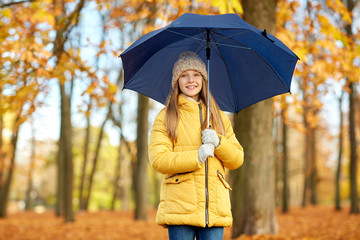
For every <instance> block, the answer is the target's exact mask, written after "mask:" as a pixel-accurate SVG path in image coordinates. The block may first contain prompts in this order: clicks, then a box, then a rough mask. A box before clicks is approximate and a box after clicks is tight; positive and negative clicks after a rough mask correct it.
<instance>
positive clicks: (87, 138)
mask: <svg viewBox="0 0 360 240" xmlns="http://www.w3.org/2000/svg"><path fill="white" fill-rule="evenodd" d="M89 98H90V99H89V105H88V110H87V113H86V124H87V126H86V131H85V139H84V162H83V165H82V170H81V182H80V189H79V200H80V203H79V208H80V210H86V207H85V202H86V198H85V196H87V195H88V194H89V193H85V194H84V192H83V191H84V186H85V178H86V167H87V163H88V153H89V141H90V127H91V125H90V109H91V97H89Z"/></svg>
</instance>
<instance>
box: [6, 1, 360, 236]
mask: <svg viewBox="0 0 360 240" xmlns="http://www.w3.org/2000/svg"><path fill="white" fill-rule="evenodd" d="M184 13H194V14H201V15H221V14H227V13H232V14H236V15H237V16H239V17H241V18H242V19H243V20H244V21H246V22H247V23H249V24H251V25H252V26H254V27H255V28H258V29H260V30H263V29H266V32H265V31H263V32H262V35H263V36H264V37H266V38H268V39H269V40H270V41H272V42H274V41H273V40H271V36H270V34H271V35H273V36H275V37H276V38H277V39H278V40H279V41H281V42H282V43H283V44H284V45H286V46H287V47H288V48H289V49H291V51H292V52H293V53H294V56H297V57H298V59H297V60H298V61H297V62H296V67H295V69H294V71H293V75H292V76H291V79H292V80H291V88H290V93H289V92H288V93H284V94H277V96H274V97H270V98H268V99H266V100H264V101H259V102H258V103H255V104H252V105H251V106H248V107H245V108H244V109H241V110H240V111H235V113H233V112H227V113H226V114H227V116H228V117H229V119H230V121H231V123H232V127H233V129H234V133H235V135H236V138H237V139H238V141H239V142H240V144H241V145H242V147H243V149H244V163H243V165H242V166H241V167H240V168H238V169H236V170H226V174H225V176H224V179H226V181H227V182H228V183H229V185H230V186H231V188H232V190H231V191H230V199H231V212H232V216H233V224H232V227H227V228H225V229H224V239H241V240H251V239H274V240H275V239H276V240H285V239H286V240H288V239H289V240H290V239H291V240H292V239H294V240H295V239H296V240H300V239H301V240H310V239H311V240H320V239H321V240H332V239H339V240H340V239H353V240H355V239H360V210H359V205H360V200H359V191H360V170H359V167H358V164H359V161H360V152H359V151H360V144H359V143H360V1H359V0H227V1H224V0H168V1H162V0H1V1H0V29H1V31H0V54H1V55H0V56H1V57H0V65H1V70H0V90H1V93H0V240H11V239H19V240H27V239H29V240H30V239H31V240H33V239H34V240H35V239H46V240H47V239H54V240H55V239H59V240H60V239H61V240H62V239H72V240H77V239H125V240H126V239H133V240H135V239H144V240H145V239H147V240H151V239H168V230H167V229H166V228H164V227H162V226H160V225H157V224H156V223H155V215H156V211H157V208H158V205H159V202H160V187H161V185H162V182H163V179H164V175H163V174H161V173H159V172H156V171H155V170H154V169H153V167H152V166H151V164H149V156H148V141H149V135H150V131H151V128H152V126H153V123H154V120H155V118H156V116H157V115H158V113H159V112H160V110H161V109H162V108H163V107H164V105H163V104H161V103H159V102H158V101H154V100H153V99H151V98H148V97H146V96H144V95H143V94H140V93H137V92H136V91H133V90H129V89H126V87H125V88H124V78H125V77H126V76H125V77H124V66H125V65H124V64H123V59H122V58H120V57H119V56H120V54H122V53H123V52H124V51H125V50H126V49H127V48H128V47H129V46H131V44H132V43H134V41H136V40H138V39H139V38H140V37H142V36H143V35H145V34H147V33H150V32H152V31H154V30H157V29H161V28H163V27H165V26H167V25H169V24H170V23H171V22H173V21H175V20H176V19H178V18H179V17H180V16H182V15H183V14H184ZM267 33H268V34H269V35H266V34H267ZM140 55H141V54H139V57H140ZM275 59H276V56H275ZM275 62H280V59H277V60H276V61H275ZM158 64H159V66H161V65H165V64H167V63H166V62H158ZM125 75H126V73H125ZM152 77H153V76H152V74H148V75H147V76H146V78H148V79H149V80H150V81H152ZM210 84H211V82H210ZM189 197H191V196H189Z"/></svg>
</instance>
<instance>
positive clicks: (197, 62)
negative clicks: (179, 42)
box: [172, 52, 207, 88]
mask: <svg viewBox="0 0 360 240" xmlns="http://www.w3.org/2000/svg"><path fill="white" fill-rule="evenodd" d="M187 70H194V71H198V72H199V73H201V75H202V76H203V77H204V79H205V80H207V71H206V66H205V63H204V62H203V61H202V60H201V58H199V56H198V55H197V54H196V53H194V52H183V53H181V54H180V55H179V58H178V60H177V61H176V62H175V64H174V67H173V71H172V88H174V86H175V83H176V81H177V80H178V79H179V77H180V75H181V74H182V73H183V72H185V71H187Z"/></svg>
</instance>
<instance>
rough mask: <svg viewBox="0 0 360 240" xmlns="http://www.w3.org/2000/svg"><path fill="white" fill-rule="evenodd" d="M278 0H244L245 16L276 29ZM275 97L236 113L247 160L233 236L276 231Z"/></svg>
mask: <svg viewBox="0 0 360 240" xmlns="http://www.w3.org/2000/svg"><path fill="white" fill-rule="evenodd" d="M276 6H277V1H276V0H269V1H266V2H264V1H261V0H256V1H249V0H243V1H242V7H243V9H244V16H243V17H244V20H245V21H247V22H248V23H250V24H251V25H253V26H255V27H258V28H265V29H266V30H267V31H268V32H270V33H274V31H275V13H276ZM272 103H273V101H272V99H268V100H265V101H262V102H259V103H257V104H255V105H253V106H250V107H248V108H246V109H244V110H242V111H241V112H240V113H239V114H237V115H236V116H235V119H234V121H235V127H234V128H235V134H236V136H237V138H238V139H239V141H240V143H241V144H242V145H243V147H244V154H245V156H244V159H245V161H244V164H243V166H242V167H240V168H239V169H238V170H236V171H233V172H232V173H231V177H232V183H233V186H234V189H233V191H232V209H233V210H232V211H233V216H234V224H233V232H232V236H233V238H236V237H238V236H240V234H249V235H252V234H261V233H276V232H277V229H278V226H277V220H276V212H275V166H274V154H273V152H274V149H273V142H272V128H273V127H272V125H273V111H272Z"/></svg>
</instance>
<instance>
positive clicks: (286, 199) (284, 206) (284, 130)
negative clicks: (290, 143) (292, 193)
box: [281, 109, 289, 213]
mask: <svg viewBox="0 0 360 240" xmlns="http://www.w3.org/2000/svg"><path fill="white" fill-rule="evenodd" d="M281 116H282V120H283V122H282V149H283V159H282V160H283V167H282V170H283V192H282V193H283V196H282V198H283V201H282V212H283V213H286V212H288V211H289V186H288V152H287V148H288V147H287V139H288V126H287V119H286V109H282V111H281Z"/></svg>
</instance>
